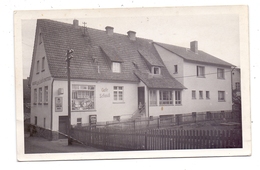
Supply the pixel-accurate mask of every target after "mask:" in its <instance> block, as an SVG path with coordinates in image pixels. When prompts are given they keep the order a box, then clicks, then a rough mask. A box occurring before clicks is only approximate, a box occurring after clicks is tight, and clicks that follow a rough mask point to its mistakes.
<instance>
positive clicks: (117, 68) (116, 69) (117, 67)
mask: <svg viewBox="0 0 260 170" xmlns="http://www.w3.org/2000/svg"><path fill="white" fill-rule="evenodd" d="M112 72H114V73H120V72H121V65H120V63H118V62H113V63H112Z"/></svg>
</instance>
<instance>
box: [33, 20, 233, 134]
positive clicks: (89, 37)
mask: <svg viewBox="0 0 260 170" xmlns="http://www.w3.org/2000/svg"><path fill="white" fill-rule="evenodd" d="M169 47H174V46H170V45H169ZM179 48H180V49H183V48H181V47H179ZM69 49H73V50H74V53H73V54H72V55H73V58H72V59H71V63H70V70H71V72H70V76H71V86H70V87H71V101H70V102H69V103H70V104H71V124H72V125H82V124H89V123H90V121H92V120H95V121H98V122H105V121H120V120H123V119H133V118H140V117H153V116H161V115H162V116H163V115H166V116H167V115H174V114H180V113H191V112H204V111H220V110H231V106H232V102H231V77H230V75H231V74H230V69H231V65H230V64H229V63H226V62H224V61H222V60H220V59H217V58H216V57H213V56H211V55H208V54H206V53H202V52H200V51H199V54H200V53H202V56H200V55H198V54H196V52H192V51H191V50H189V49H185V48H184V50H185V51H183V52H185V53H187V54H190V53H194V54H193V55H194V56H189V57H190V58H192V57H193V58H192V59H187V58H185V57H183V56H181V55H180V54H176V53H175V52H174V51H171V49H169V48H168V45H164V44H160V43H155V42H153V41H152V40H149V39H143V38H139V37H137V36H136V33H135V32H134V31H128V32H127V34H125V35H124V34H118V33H115V32H114V29H113V27H111V26H107V27H106V28H105V29H104V30H97V29H92V28H87V27H82V26H79V25H78V20H74V21H73V24H68V23H62V22H57V21H53V20H47V19H39V20H37V27H36V33H35V42H34V50H33V59H32V65H31V72H30V87H31V105H32V107H31V123H32V124H35V125H37V126H40V127H43V128H46V129H50V130H51V131H52V134H51V136H50V138H51V139H57V138H59V137H61V136H59V135H58V134H57V133H56V131H59V132H64V133H66V129H67V128H66V127H67V120H68V117H67V116H68V82H67V72H66V70H67V69H66V66H67V63H66V60H65V59H66V52H67V50H69ZM205 56H206V57H205ZM201 58H202V59H201ZM228 71H229V72H228ZM216 72H218V74H216ZM209 73H215V74H212V75H210V74H209ZM190 75H195V76H194V77H191V78H188V76H190Z"/></svg>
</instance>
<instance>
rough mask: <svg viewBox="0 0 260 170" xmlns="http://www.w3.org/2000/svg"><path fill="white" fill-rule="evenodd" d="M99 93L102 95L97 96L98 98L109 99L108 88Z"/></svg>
mask: <svg viewBox="0 0 260 170" xmlns="http://www.w3.org/2000/svg"><path fill="white" fill-rule="evenodd" d="M101 92H102V93H100V94H99V97H100V98H107V97H110V93H109V92H108V88H101Z"/></svg>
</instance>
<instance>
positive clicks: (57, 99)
mask: <svg viewBox="0 0 260 170" xmlns="http://www.w3.org/2000/svg"><path fill="white" fill-rule="evenodd" d="M62 110H63V107H62V97H55V112H62Z"/></svg>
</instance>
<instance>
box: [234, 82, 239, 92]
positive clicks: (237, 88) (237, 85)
mask: <svg viewBox="0 0 260 170" xmlns="http://www.w3.org/2000/svg"><path fill="white" fill-rule="evenodd" d="M235 85H236V90H237V91H240V82H236V84H235Z"/></svg>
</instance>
